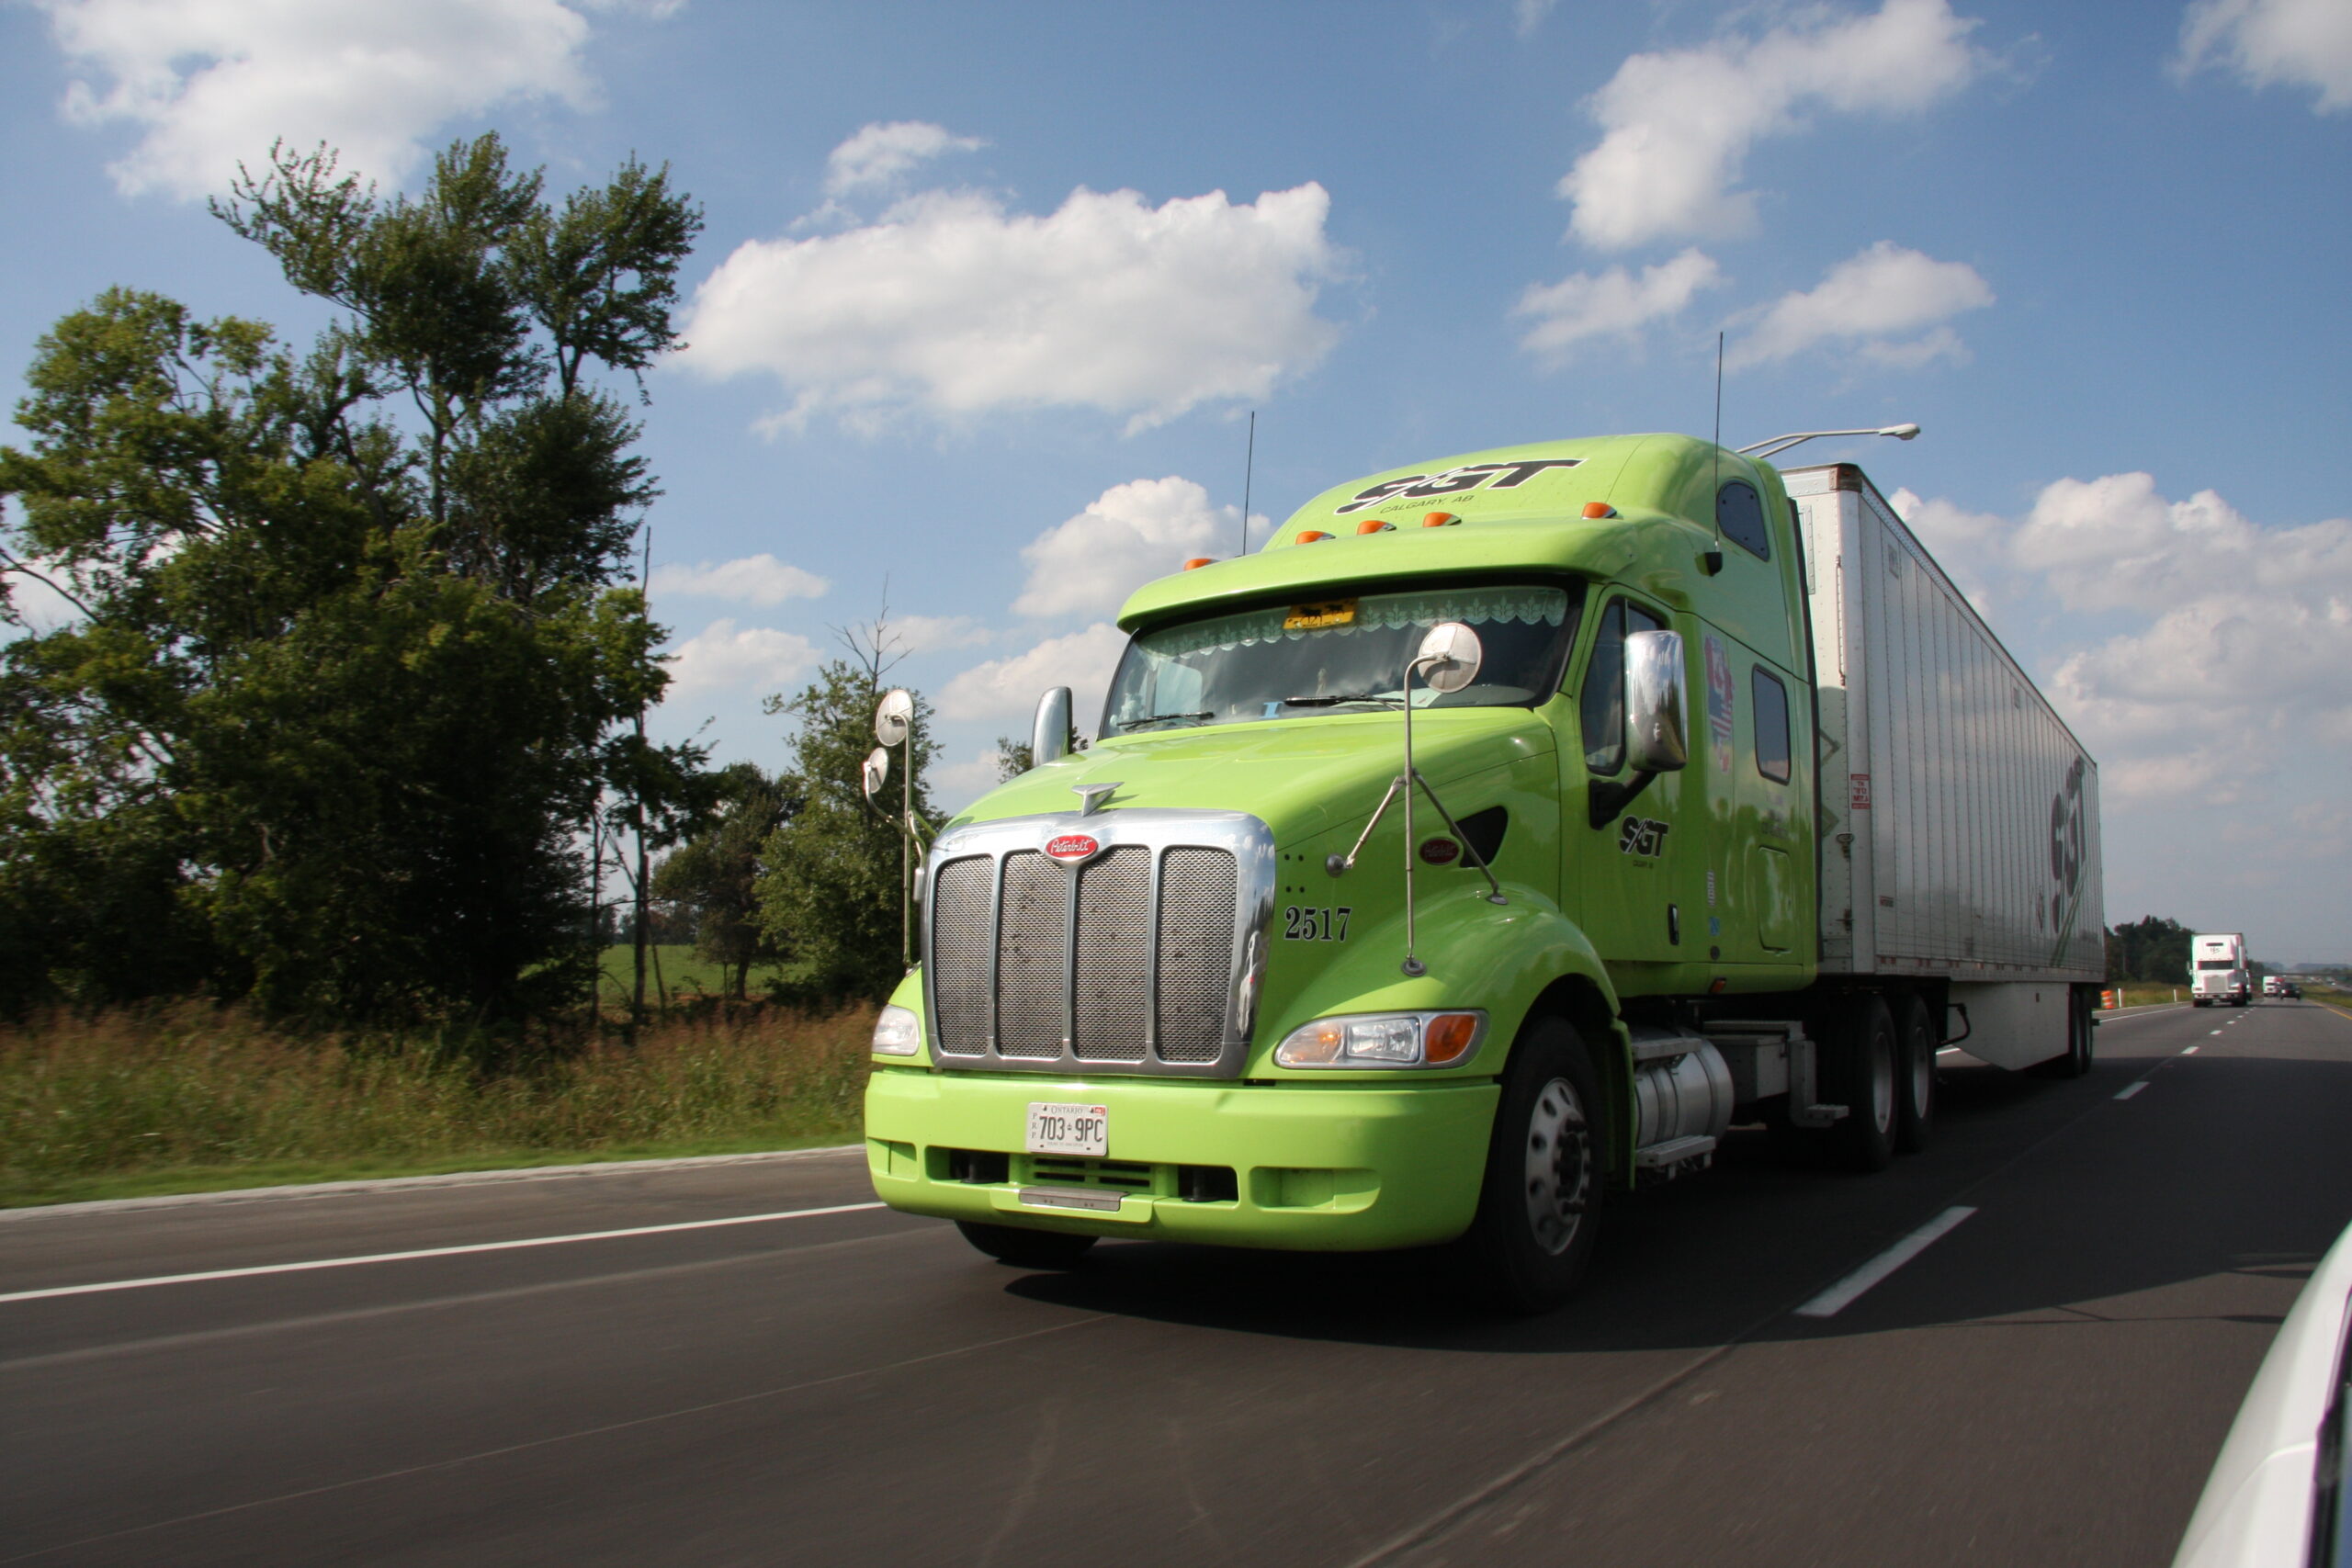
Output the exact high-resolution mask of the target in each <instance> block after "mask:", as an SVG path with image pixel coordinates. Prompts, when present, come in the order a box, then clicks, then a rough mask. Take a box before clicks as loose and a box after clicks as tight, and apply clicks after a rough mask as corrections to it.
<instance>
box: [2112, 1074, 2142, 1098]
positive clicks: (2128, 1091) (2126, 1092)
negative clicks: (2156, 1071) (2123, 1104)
mask: <svg viewBox="0 0 2352 1568" xmlns="http://www.w3.org/2000/svg"><path fill="white" fill-rule="evenodd" d="M2147 1087H2148V1080H2147V1079H2145V1078H2135V1079H2133V1080H2132V1081H2131V1082H2130V1083H2128V1084H2125V1085H2124V1086H2123V1087H2122V1088H2121V1089H2118V1090H2116V1091H2115V1098H2116V1099H2118V1100H2129V1099H2131V1097H2132V1096H2133V1095H2135V1094H2137V1093H2139V1092H2140V1091H2141V1090H2142V1089H2145V1088H2147Z"/></svg>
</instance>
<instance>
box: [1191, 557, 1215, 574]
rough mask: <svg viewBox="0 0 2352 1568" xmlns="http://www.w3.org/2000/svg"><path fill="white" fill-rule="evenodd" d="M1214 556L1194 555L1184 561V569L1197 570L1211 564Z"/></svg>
mask: <svg viewBox="0 0 2352 1568" xmlns="http://www.w3.org/2000/svg"><path fill="white" fill-rule="evenodd" d="M1215 560H1216V557H1214V556H1194V557H1193V558H1192V559H1191V560H1188V561H1186V562H1185V563H1184V570H1186V571H1198V570H1200V569H1201V568H1203V567H1204V566H1208V565H1211V564H1213V563H1214V562H1215Z"/></svg>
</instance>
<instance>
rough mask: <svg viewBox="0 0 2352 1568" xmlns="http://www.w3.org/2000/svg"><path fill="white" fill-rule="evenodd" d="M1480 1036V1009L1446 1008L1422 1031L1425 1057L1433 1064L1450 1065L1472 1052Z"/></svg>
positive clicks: (1435, 1065)
mask: <svg viewBox="0 0 2352 1568" xmlns="http://www.w3.org/2000/svg"><path fill="white" fill-rule="evenodd" d="M1477 1039H1478V1015H1477V1014H1476V1013H1475V1012H1442V1013H1440V1014H1438V1015H1437V1016H1436V1017H1435V1018H1433V1019H1431V1020H1430V1021H1429V1028H1428V1029H1427V1030H1426V1031H1424V1032H1423V1033H1422V1035H1421V1059H1422V1060H1423V1061H1426V1062H1427V1063H1428V1064H1429V1065H1430V1066H1432V1067H1450V1066H1453V1064H1454V1063H1456V1062H1458V1061H1460V1060H1462V1058H1463V1057H1464V1056H1466V1055H1469V1054H1470V1047H1471V1046H1472V1045H1474V1044H1476V1043H1477Z"/></svg>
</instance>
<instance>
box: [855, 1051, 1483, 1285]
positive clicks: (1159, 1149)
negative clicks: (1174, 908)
mask: <svg viewBox="0 0 2352 1568" xmlns="http://www.w3.org/2000/svg"><path fill="white" fill-rule="evenodd" d="M1499 1093H1500V1091H1499V1089H1498V1088H1497V1086H1496V1085H1495V1084H1494V1082H1493V1081H1492V1080H1474V1081H1469V1082H1459V1083H1442V1084H1425V1085H1417V1086H1413V1087H1410V1088H1399V1089H1390V1088H1386V1087H1385V1086H1379V1085H1357V1084H1332V1085H1329V1086H1326V1085H1322V1084H1299V1085H1295V1086H1294V1085H1292V1084H1289V1083H1287V1082H1285V1083H1283V1084H1280V1085H1255V1084H1253V1085H1241V1084H1217V1083H1203V1082H1200V1081H1198V1080H1182V1079H1160V1080H1146V1079H1136V1078H1124V1079H1105V1078H1090V1079H1078V1078H1057V1077H1041V1076H1039V1075H1035V1074H1023V1075H1021V1076H1020V1077H995V1076H993V1075H989V1076H983V1075H979V1074H975V1073H965V1072H957V1073H955V1074H953V1075H947V1076H942V1075H935V1074H933V1073H929V1072H925V1071H922V1070H921V1069H910V1068H891V1067H877V1068H876V1071H875V1073H874V1076H873V1078H872V1079H871V1080H870V1081H869V1082H868V1083H867V1085H866V1090H865V1152H866V1163H867V1165H868V1167H869V1168H870V1169H871V1170H872V1172H873V1176H874V1190H875V1193H876V1196H877V1197H879V1198H880V1199H881V1200H882V1201H884V1202H886V1203H888V1204H889V1205H890V1206H891V1207H892V1208H894V1209H902V1210H904V1211H906V1212H907V1213H914V1214H936V1215H939V1216H940V1217H942V1218H944V1219H951V1220H978V1221H981V1222H984V1223H987V1224H1016V1225H1023V1226H1028V1227H1031V1228H1034V1229H1037V1230H1054V1231H1070V1232H1076V1233H1079V1234H1082V1235H1108V1236H1131V1237H1135V1238H1136V1239H1147V1238H1148V1239H1151V1240H1157V1241H1189V1242H1205V1243H1210V1244H1213V1245H1216V1246H1221V1247H1284V1248H1292V1249H1298V1250H1310V1251H1330V1252H1364V1251H1375V1250H1378V1249H1381V1248H1385V1247H1422V1246H1426V1245H1428V1244H1430V1243H1432V1242H1440V1241H1445V1240H1448V1239H1450V1238H1451V1237H1453V1236H1456V1235H1461V1234H1462V1232H1463V1231H1464V1230H1465V1229H1466V1228H1468V1226H1469V1224H1470V1218H1471V1214H1472V1212H1473V1211H1474V1210H1475V1209H1476V1206H1477V1201H1478V1186H1479V1180H1480V1177H1481V1174H1482V1172H1483V1170H1484V1168H1485V1164H1486V1158H1487V1132H1488V1129H1489V1128H1490V1127H1491V1126H1492V1125H1493V1122H1494V1115H1495V1104H1496V1101H1497V1100H1498V1096H1499ZM1032 1100H1067V1101H1069V1102H1071V1103H1074V1104H1086V1105H1101V1106H1105V1107H1107V1108H1108V1110H1109V1113H1110V1123H1111V1137H1110V1156H1109V1157H1108V1159H1107V1160H1104V1161H1098V1162H1087V1164H1088V1167H1089V1169H1090V1171H1091V1172H1092V1173H1093V1174H1092V1175H1091V1176H1090V1177H1089V1178H1087V1179H1086V1180H1087V1181H1088V1183H1089V1184H1087V1185H1083V1186H1080V1187H1076V1188H1072V1187H1070V1185H1069V1180H1068V1179H1067V1178H1065V1177H1062V1176H1061V1175H1059V1170H1060V1169H1061V1168H1060V1167H1058V1166H1057V1167H1056V1168H1054V1169H1052V1170H1039V1169H1038V1168H1036V1165H1035V1162H1036V1161H1043V1160H1047V1159H1049V1158H1050V1156H1029V1155H1025V1154H1023V1152H1022V1145H1023V1142H1024V1140H1025V1138H1026V1134H1027V1129H1028V1117H1029V1105H1030V1102H1031V1101H1032ZM957 1150H965V1151H977V1152H979V1153H982V1154H988V1155H1001V1156H1004V1162H1005V1169H1004V1170H1003V1171H1002V1173H1001V1179H987V1180H980V1181H967V1180H959V1179H956V1178H955V1177H954V1176H952V1175H951V1174H950V1171H951V1151H957ZM963 1163H964V1164H965V1167H966V1168H967V1170H968V1169H969V1167H970V1163H971V1162H970V1161H969V1160H968V1159H967V1160H965V1161H964V1162H963ZM1180 1168H1193V1169H1196V1170H1197V1169H1199V1168H1208V1169H1210V1170H1212V1171H1215V1170H1222V1169H1229V1170H1231V1171H1232V1172H1233V1173H1234V1189H1233V1194H1232V1195H1231V1196H1229V1197H1223V1198H1218V1199H1213V1200H1209V1201H1194V1200H1192V1199H1188V1198H1185V1197H1183V1196H1182V1194H1181V1193H1180V1191H1179V1186H1178V1171H1179V1169H1180ZM990 1174H991V1175H994V1174H995V1173H990ZM1106 1174H1107V1175H1108V1176H1109V1177H1110V1178H1111V1179H1114V1180H1117V1181H1122V1182H1126V1183H1132V1184H1134V1185H1131V1186H1126V1187H1114V1186H1109V1185H1099V1184H1093V1183H1095V1182H1097V1181H1099V1180H1100V1179H1101V1177H1102V1176H1103V1175H1106ZM1024 1188H1026V1189H1029V1190H1033V1191H1034V1190H1036V1189H1038V1188H1048V1189H1052V1188H1062V1189H1064V1190H1076V1191H1082V1192H1083V1193H1085V1194H1086V1195H1088V1196H1089V1197H1091V1199H1092V1200H1093V1201H1095V1202H1096V1203H1100V1204H1102V1205H1103V1207H1101V1208H1090V1209H1088V1210H1085V1211H1080V1210H1077V1209H1074V1208H1066V1207H1060V1206H1057V1205H1055V1204H1052V1203H1038V1202H1033V1201H1023V1196H1022V1193H1023V1189H1024ZM1114 1203H1115V1207H1113V1206H1111V1205H1113V1204H1114Z"/></svg>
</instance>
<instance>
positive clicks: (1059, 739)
mask: <svg viewBox="0 0 2352 1568" xmlns="http://www.w3.org/2000/svg"><path fill="white" fill-rule="evenodd" d="M1069 712H1070V698H1069V687H1068V686H1056V687H1055V688H1054V689H1053V690H1051V691H1049V692H1047V693H1046V694H1045V695H1044V696H1042V697H1039V698H1038V699H1037V719H1036V722H1035V723H1034V724H1032V725H1031V726H1030V727H1029V765H1030V766H1031V767H1033V768H1042V767H1044V766H1045V765H1046V763H1047V762H1050V761H1054V760H1055V759H1057V758H1059V757H1066V756H1068V755H1069V724H1070V718H1069Z"/></svg>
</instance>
